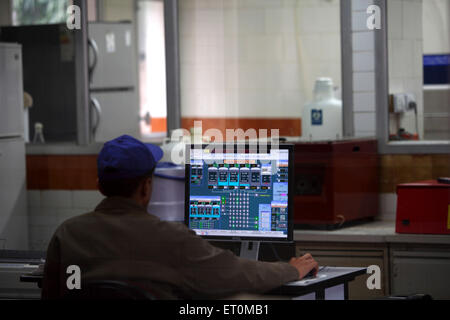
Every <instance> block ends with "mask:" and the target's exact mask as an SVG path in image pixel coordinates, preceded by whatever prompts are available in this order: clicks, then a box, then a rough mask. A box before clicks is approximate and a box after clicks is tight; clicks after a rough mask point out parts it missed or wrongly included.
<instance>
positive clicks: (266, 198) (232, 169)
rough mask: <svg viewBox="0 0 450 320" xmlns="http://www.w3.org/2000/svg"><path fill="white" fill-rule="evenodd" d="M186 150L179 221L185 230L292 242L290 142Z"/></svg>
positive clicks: (291, 155)
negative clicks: (183, 199)
mask: <svg viewBox="0 0 450 320" xmlns="http://www.w3.org/2000/svg"><path fill="white" fill-rule="evenodd" d="M188 149H189V150H188V152H187V155H188V159H187V160H188V161H187V162H186V196H185V197H186V204H185V222H186V224H187V225H188V227H189V228H190V229H191V230H194V231H195V232H196V233H197V234H198V235H200V236H203V237H206V238H216V239H229V240H233V239H234V240H253V241H291V240H292V219H291V218H292V204H291V201H290V197H289V195H291V194H292V193H290V191H289V190H290V187H291V186H292V183H293V181H292V179H291V175H292V173H291V170H292V162H293V160H292V159H293V152H292V146H288V145H282V146H277V148H276V149H275V148H271V147H270V146H265V148H257V147H254V148H249V146H238V145H233V146H231V147H230V146H221V147H220V148H219V147H211V145H208V146H205V145H204V146H199V145H197V146H194V145H190V146H188ZM263 149H264V150H263Z"/></svg>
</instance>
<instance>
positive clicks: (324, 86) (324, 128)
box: [302, 78, 342, 141]
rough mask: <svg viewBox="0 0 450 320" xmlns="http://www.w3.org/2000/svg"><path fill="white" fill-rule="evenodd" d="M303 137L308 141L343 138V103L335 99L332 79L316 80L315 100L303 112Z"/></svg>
mask: <svg viewBox="0 0 450 320" xmlns="http://www.w3.org/2000/svg"><path fill="white" fill-rule="evenodd" d="M302 137H303V138H305V140H306V141H318V140H339V139H341V138H342V101H340V100H338V99H336V98H335V96H334V90H333V80H331V79H330V78H319V79H317V80H316V83H315V87H314V100H313V101H312V102H310V103H308V104H306V105H305V107H304V110H303V117H302Z"/></svg>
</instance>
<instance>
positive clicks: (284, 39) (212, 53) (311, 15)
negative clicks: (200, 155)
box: [179, 0, 342, 138]
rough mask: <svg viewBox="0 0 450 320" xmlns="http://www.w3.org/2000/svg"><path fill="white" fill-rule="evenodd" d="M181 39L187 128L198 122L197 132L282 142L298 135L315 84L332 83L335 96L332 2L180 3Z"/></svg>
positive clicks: (335, 7)
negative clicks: (255, 134)
mask: <svg viewBox="0 0 450 320" xmlns="http://www.w3.org/2000/svg"><path fill="white" fill-rule="evenodd" d="M179 33H180V35H179V41H180V78H181V80H180V86H181V124H182V127H183V128H185V129H188V130H189V129H191V128H192V127H193V126H194V121H196V120H201V121H202V129H203V132H205V130H207V129H210V128H216V129H219V130H221V131H222V133H223V134H224V133H225V129H237V128H241V129H243V130H244V131H245V130H247V129H250V128H253V129H255V130H258V129H279V130H280V131H279V134H280V135H281V136H301V135H302V134H303V135H304V134H305V128H306V125H305V124H307V122H308V121H306V122H305V119H306V118H307V117H308V116H309V115H308V113H307V112H304V110H305V106H306V105H307V104H308V103H309V102H311V101H312V100H313V99H314V95H313V91H314V86H315V82H316V80H317V79H319V78H329V79H331V81H332V83H333V85H332V88H331V91H332V92H331V93H332V94H334V95H335V96H336V98H340V91H341V90H340V88H341V46H340V2H339V1H338V0H331V1H324V0H320V1H301V0H299V1H251V0H234V1H233V0H230V1H222V0H211V1H195V0H183V1H180V2H179ZM310 121H311V119H309V122H310ZM336 121H338V122H342V121H339V120H338V119H336ZM324 127H326V126H324ZM269 131H270V130H269ZM269 133H270V132H269ZM341 136H342V134H341ZM335 137H336V135H334V138H335Z"/></svg>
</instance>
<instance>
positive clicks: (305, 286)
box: [267, 267, 367, 300]
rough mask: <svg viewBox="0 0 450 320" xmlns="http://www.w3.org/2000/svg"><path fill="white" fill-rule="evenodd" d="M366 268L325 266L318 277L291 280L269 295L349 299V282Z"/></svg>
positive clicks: (307, 298) (304, 298)
mask: <svg viewBox="0 0 450 320" xmlns="http://www.w3.org/2000/svg"><path fill="white" fill-rule="evenodd" d="M366 270H367V269H366V268H344V267H324V268H323V269H322V270H321V271H320V272H319V273H318V275H317V277H316V278H309V279H305V280H300V281H294V282H290V283H288V284H285V285H283V286H281V287H279V288H277V289H275V290H272V291H270V292H268V293H267V294H269V295H277V296H285V297H289V298H291V299H296V300H297V299H298V300H348V283H349V282H350V281H353V280H354V279H355V278H356V277H357V276H360V275H363V274H366V272H367V271H366Z"/></svg>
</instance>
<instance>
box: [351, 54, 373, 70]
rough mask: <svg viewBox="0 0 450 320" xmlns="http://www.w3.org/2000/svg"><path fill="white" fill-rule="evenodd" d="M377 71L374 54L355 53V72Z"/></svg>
mask: <svg viewBox="0 0 450 320" xmlns="http://www.w3.org/2000/svg"><path fill="white" fill-rule="evenodd" d="M374 70H375V55H374V52H355V53H353V71H354V72H365V71H374Z"/></svg>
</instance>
